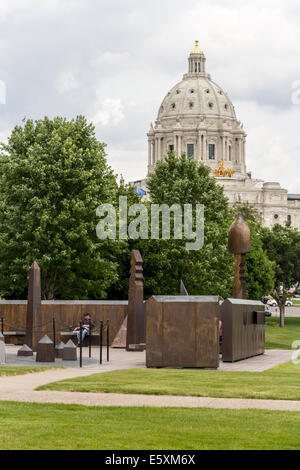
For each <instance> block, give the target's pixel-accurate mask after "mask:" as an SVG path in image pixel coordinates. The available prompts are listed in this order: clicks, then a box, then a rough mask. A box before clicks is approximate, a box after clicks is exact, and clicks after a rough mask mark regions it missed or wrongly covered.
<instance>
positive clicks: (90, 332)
mask: <svg viewBox="0 0 300 470" xmlns="http://www.w3.org/2000/svg"><path fill="white" fill-rule="evenodd" d="M89 325H90V331H89V358H91V357H92V321H91V319H89Z"/></svg>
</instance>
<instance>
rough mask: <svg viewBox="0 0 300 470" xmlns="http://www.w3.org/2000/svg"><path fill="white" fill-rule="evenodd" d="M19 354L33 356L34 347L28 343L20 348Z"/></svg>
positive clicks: (20, 355)
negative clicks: (31, 347)
mask: <svg viewBox="0 0 300 470" xmlns="http://www.w3.org/2000/svg"><path fill="white" fill-rule="evenodd" d="M17 356H19V357H31V356H33V351H32V349H30V348H29V346H27V344H24V345H23V346H22V347H21V348H20V349H19V350H18V354H17Z"/></svg>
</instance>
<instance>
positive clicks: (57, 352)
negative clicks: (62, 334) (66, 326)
mask: <svg viewBox="0 0 300 470" xmlns="http://www.w3.org/2000/svg"><path fill="white" fill-rule="evenodd" d="M64 347H65V344H64V343H63V342H62V341H61V342H60V343H59V344H58V345H56V346H55V357H57V359H62V357H63V350H64Z"/></svg>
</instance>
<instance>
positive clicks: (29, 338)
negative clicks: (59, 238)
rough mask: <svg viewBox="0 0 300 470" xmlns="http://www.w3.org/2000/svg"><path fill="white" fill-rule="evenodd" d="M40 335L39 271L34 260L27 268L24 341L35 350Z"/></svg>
mask: <svg viewBox="0 0 300 470" xmlns="http://www.w3.org/2000/svg"><path fill="white" fill-rule="evenodd" d="M41 337H42V302H41V271H40V267H39V265H38V264H37V262H36V261H35V262H34V263H33V264H32V266H31V268H30V270H29V287H28V302H27V314H26V336H25V341H24V343H26V344H27V346H29V347H30V348H31V349H32V350H33V351H36V350H37V344H38V341H39V340H40V339H41Z"/></svg>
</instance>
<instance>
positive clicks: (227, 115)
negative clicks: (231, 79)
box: [157, 75, 236, 122]
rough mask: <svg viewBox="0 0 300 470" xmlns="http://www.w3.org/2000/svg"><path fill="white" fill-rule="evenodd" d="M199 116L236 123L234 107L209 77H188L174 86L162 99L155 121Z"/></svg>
mask: <svg viewBox="0 0 300 470" xmlns="http://www.w3.org/2000/svg"><path fill="white" fill-rule="evenodd" d="M201 116H209V117H222V118H224V119H232V120H234V121H236V115H235V110H234V106H233V104H232V103H231V101H230V99H229V98H228V95H227V93H225V92H224V91H223V90H222V88H221V87H219V86H218V85H217V84H216V83H214V82H213V81H212V80H211V79H210V78H209V76H195V77H190V76H188V75H185V76H184V78H183V80H182V81H181V82H179V83H178V84H177V85H175V86H174V87H173V88H172V89H171V91H169V93H168V94H167V95H166V97H165V98H164V100H163V102H162V104H161V106H160V108H159V112H158V116H157V120H158V121H161V122H163V121H164V120H167V119H171V120H173V119H174V117H178V118H183V117H188V118H190V117H195V118H200V117H201Z"/></svg>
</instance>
